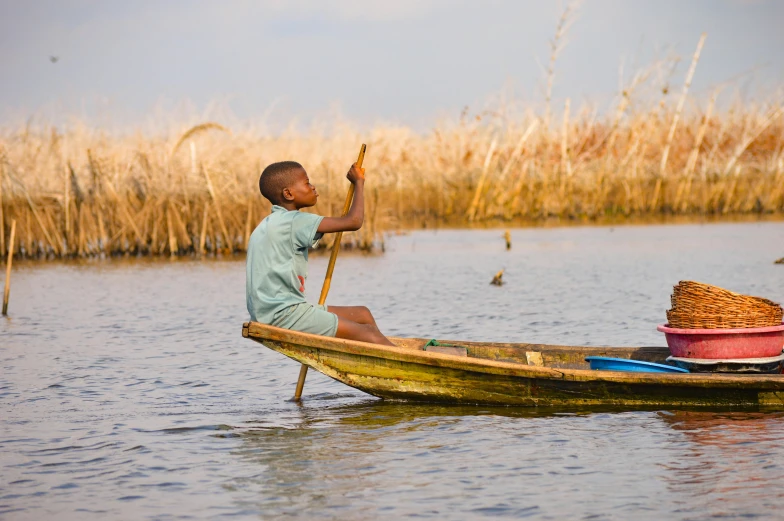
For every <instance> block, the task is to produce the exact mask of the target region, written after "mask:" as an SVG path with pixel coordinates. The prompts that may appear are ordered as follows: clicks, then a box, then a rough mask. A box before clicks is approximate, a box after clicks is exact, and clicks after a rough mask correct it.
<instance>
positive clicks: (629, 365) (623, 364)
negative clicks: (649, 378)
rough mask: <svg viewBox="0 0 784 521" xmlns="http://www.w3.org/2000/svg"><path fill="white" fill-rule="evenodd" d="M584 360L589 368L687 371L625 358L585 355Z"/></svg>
mask: <svg viewBox="0 0 784 521" xmlns="http://www.w3.org/2000/svg"><path fill="white" fill-rule="evenodd" d="M585 361H586V362H588V363H590V364H591V369H598V370H602V371H629V372H633V373H688V372H689V371H688V370H686V369H681V368H680V367H673V366H671V365H664V364H654V363H652V362H641V361H640V360H628V359H626V358H609V357H606V356H586V357H585Z"/></svg>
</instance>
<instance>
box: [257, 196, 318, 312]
mask: <svg viewBox="0 0 784 521" xmlns="http://www.w3.org/2000/svg"><path fill="white" fill-rule="evenodd" d="M323 218H324V217H323V216H321V215H315V214H312V213H305V212H298V211H296V210H292V211H289V210H286V209H285V208H283V207H280V206H277V205H274V206H273V207H272V213H271V214H270V215H268V216H267V217H266V218H265V219H264V220H263V221H261V223H259V225H258V226H257V227H256V229H255V230H253V233H252V234H251V235H250V240H249V241H248V256H247V260H246V261H245V297H246V300H247V305H248V313H249V314H250V319H251V320H253V321H255V322H261V323H262V324H271V323H272V321H273V318H274V316H275V313H277V312H279V311H281V310H283V309H286V308H287V307H289V306H292V305H294V304H300V303H302V302H306V300H305V281H306V280H307V278H308V248H310V247H311V246H314V245H315V244H316V243H317V242H318V240H319V239H320V238H321V235H322V234H320V233H317V230H318V226H319V224H320V223H321V220H322V219H323Z"/></svg>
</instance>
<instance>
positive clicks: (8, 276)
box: [0, 219, 16, 316]
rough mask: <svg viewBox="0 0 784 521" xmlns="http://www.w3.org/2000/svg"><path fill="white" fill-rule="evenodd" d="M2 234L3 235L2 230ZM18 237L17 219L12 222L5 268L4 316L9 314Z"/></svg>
mask: <svg viewBox="0 0 784 521" xmlns="http://www.w3.org/2000/svg"><path fill="white" fill-rule="evenodd" d="M0 233H3V232H2V230H0ZM15 236H16V219H14V220H13V221H11V238H10V239H8V260H7V261H6V267H5V290H4V291H3V316H5V315H7V314H8V296H9V295H10V294H11V261H12V260H13V259H14V237H15Z"/></svg>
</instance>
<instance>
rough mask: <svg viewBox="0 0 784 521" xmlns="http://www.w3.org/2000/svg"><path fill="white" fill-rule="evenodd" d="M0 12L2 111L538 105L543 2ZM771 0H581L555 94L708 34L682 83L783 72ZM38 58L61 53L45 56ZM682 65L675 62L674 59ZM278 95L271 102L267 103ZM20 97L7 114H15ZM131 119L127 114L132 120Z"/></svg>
mask: <svg viewBox="0 0 784 521" xmlns="http://www.w3.org/2000/svg"><path fill="white" fill-rule="evenodd" d="M0 9H2V13H1V16H0V69H2V70H3V71H4V76H5V77H6V78H10V80H7V81H4V82H1V83H0V115H1V114H3V113H4V112H3V111H4V110H5V111H7V110H9V109H11V110H15V111H17V112H18V111H19V110H34V109H35V108H37V107H39V106H41V105H44V104H47V103H50V102H52V101H57V102H58V103H59V104H60V105H61V106H62V107H65V108H66V109H71V110H73V109H74V108H79V107H81V106H82V105H83V103H84V102H87V104H88V105H89V103H90V102H91V100H93V99H96V98H102V99H103V98H107V99H110V100H112V101H113V103H114V105H115V106H117V107H125V108H127V109H128V110H132V111H134V112H136V113H138V114H146V113H147V112H149V110H150V108H151V107H152V106H153V105H154V104H155V103H157V102H158V100H160V99H161V98H165V99H169V100H173V101H178V100H182V99H190V100H193V102H194V103H195V104H196V105H197V106H204V105H205V104H207V103H208V102H209V101H210V100H214V99H230V100H231V106H232V108H233V109H234V110H235V112H237V114H238V116H239V117H240V118H251V119H252V118H255V117H260V116H261V115H262V114H264V112H265V111H266V110H267V108H268V107H269V105H270V104H271V103H273V102H274V101H275V100H279V105H278V109H277V112H276V114H278V115H279V116H280V117H281V118H283V119H288V118H291V117H292V116H295V115H296V116H301V117H304V118H306V119H307V118H309V117H311V116H313V115H315V114H318V113H320V112H322V111H325V110H327V109H328V108H329V107H331V106H333V104H334V103H335V102H337V103H339V104H340V105H341V106H342V107H343V109H344V110H345V112H346V113H347V115H348V116H350V117H352V118H356V119H358V120H361V121H374V120H377V119H391V120H395V121H398V122H401V123H408V124H412V123H413V124H425V125H426V122H427V121H429V120H432V118H433V117H434V116H435V115H437V114H443V113H447V114H457V113H458V112H459V110H460V109H461V108H462V107H463V106H464V105H467V104H469V105H475V104H478V103H481V102H482V100H484V99H486V98H487V97H488V96H490V95H492V94H493V93H495V92H498V91H499V89H501V88H502V86H503V85H506V84H511V85H513V86H514V88H515V91H516V93H517V95H518V96H519V97H521V98H523V99H529V100H532V101H535V102H540V101H541V96H540V85H541V80H542V75H541V72H540V70H539V69H538V67H537V66H536V64H535V60H534V58H535V57H538V59H539V60H540V61H543V62H544V61H546V60H547V56H548V43H547V42H548V40H549V39H550V38H551V37H552V33H553V30H554V27H555V23H556V20H557V16H558V8H557V5H556V3H554V2H539V1H532V0H510V1H501V0H493V1H489V2H471V1H467V0H466V1H454V2H446V1H442V0H420V1H414V0H400V1H396V2H389V1H378V2H371V1H360V0H342V1H340V0H336V1H332V2H312V1H304V0H291V1H282V0H263V1H249V0H225V1H222V2H213V1H208V0H193V1H186V0H170V1H167V2H157V1H134V2H104V1H100V2H99V1H93V0H74V1H71V2H67V3H66V2H54V1H50V2H45V1H41V2H10V1H6V2H5V3H4V4H2V7H1V8H0ZM782 19H784V3H779V2H761V3H760V2H758V3H752V4H748V3H745V2H740V1H738V0H726V1H722V2H713V1H708V0H695V1H691V2H678V1H675V0H661V1H656V2H654V1H650V2H626V1H621V0H592V1H587V2H585V3H584V4H583V5H582V7H581V11H580V16H579V18H578V20H577V21H576V23H575V24H574V26H573V27H572V29H571V33H570V38H569V39H570V42H571V43H570V45H569V46H568V47H567V48H566V49H565V51H564V52H563V53H562V55H561V56H560V57H559V61H558V64H557V75H556V88H555V95H556V97H557V98H563V97H564V96H570V97H572V98H573V99H574V100H583V99H592V100H606V99H608V98H609V97H611V96H612V95H613V93H614V92H615V90H616V88H617V71H618V66H619V63H620V62H621V59H622V58H623V57H626V60H627V63H630V62H634V61H635V60H636V61H637V62H638V63H640V64H645V63H647V62H649V61H650V60H652V59H653V58H654V57H655V56H656V52H657V51H656V49H657V48H659V49H661V48H663V47H665V46H670V47H671V48H672V49H673V52H676V53H678V54H680V55H682V56H688V55H690V53H691V52H692V51H693V48H694V45H695V44H696V41H697V39H698V37H699V34H700V33H701V32H702V31H707V32H708V40H707V44H706V47H705V50H704V52H703V58H702V60H701V62H700V66H699V68H698V70H697V75H696V77H695V83H694V89H695V90H696V91H698V90H699V89H704V88H707V87H708V86H709V85H711V84H715V83H717V82H719V81H723V80H725V79H727V78H729V77H732V76H733V75H735V74H737V73H738V72H741V71H744V70H748V69H749V68H751V67H753V66H754V65H756V64H767V66H766V67H765V68H763V69H762V70H761V71H760V72H758V73H757V79H758V80H759V82H760V83H765V82H767V83H768V84H775V83H776V82H779V83H782V82H784V57H783V56H782V53H781V51H780V49H782V48H784V36H782V31H780V29H779V27H780V22H781V20H782ZM49 55H57V56H60V58H61V59H60V61H59V62H58V63H57V64H51V63H50V62H49V61H48V56H49ZM683 68H685V67H683ZM281 100H282V101H281ZM20 107H21V109H20ZM140 117H141V116H140Z"/></svg>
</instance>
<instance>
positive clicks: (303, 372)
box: [294, 143, 367, 401]
mask: <svg viewBox="0 0 784 521" xmlns="http://www.w3.org/2000/svg"><path fill="white" fill-rule="evenodd" d="M366 149H367V146H366V145H365V144H364V143H363V144H362V146H361V147H360V149H359V157H358V158H357V167H359V168H362V162H363V161H364V160H365V150H366ZM353 200H354V185H353V184H352V185H351V186H349V187H348V194H347V195H346V203H345V204H344V205H343V213H342V214H341V215H343V216H345V215H347V214H348V211H349V210H350V209H351V201H353ZM342 238H343V232H337V233H336V234H335V242H334V244H333V245H332V252H331V253H330V255H329V264H327V275H326V277H324V285H323V286H322V287H321V295H320V296H319V301H318V303H319V305H322V304H324V303H325V302H326V301H327V293H329V286H330V284H331V283H332V272H333V271H334V270H335V261H337V260H338V252H339V251H340V240H341V239H342ZM307 375H308V366H306V365H305V364H302V367H300V369H299V378H298V379H297V388H296V390H295V391H294V400H295V401H298V400H299V399H300V398H302V389H303V388H304V387H305V377H306V376H307Z"/></svg>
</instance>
